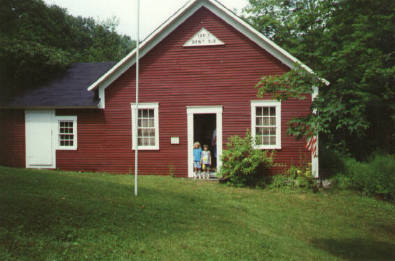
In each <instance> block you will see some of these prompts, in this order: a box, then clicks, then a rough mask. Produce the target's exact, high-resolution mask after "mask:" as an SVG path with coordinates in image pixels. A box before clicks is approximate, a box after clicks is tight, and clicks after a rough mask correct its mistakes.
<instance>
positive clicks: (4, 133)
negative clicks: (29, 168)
mask: <svg viewBox="0 0 395 261" xmlns="http://www.w3.org/2000/svg"><path fill="white" fill-rule="evenodd" d="M25 157H26V154H25V113H24V111H23V110H1V111H0V165H5V166H11V167H24V166H25Z"/></svg>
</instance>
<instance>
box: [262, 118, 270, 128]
mask: <svg viewBox="0 0 395 261" xmlns="http://www.w3.org/2000/svg"><path fill="white" fill-rule="evenodd" d="M262 125H263V126H268V125H269V117H264V118H263V124H262Z"/></svg>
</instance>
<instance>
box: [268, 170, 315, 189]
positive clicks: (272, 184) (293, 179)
mask: <svg viewBox="0 0 395 261" xmlns="http://www.w3.org/2000/svg"><path fill="white" fill-rule="evenodd" d="M268 188H271V189H282V190H293V189H298V188H302V189H308V190H310V189H312V190H313V191H316V190H317V189H318V186H317V182H316V180H315V179H314V178H313V176H312V175H311V165H310V164H309V165H307V166H303V167H298V166H291V167H290V168H289V169H288V170H287V171H286V172H285V173H284V174H282V175H275V176H272V177H271V178H270V179H269V180H268Z"/></svg>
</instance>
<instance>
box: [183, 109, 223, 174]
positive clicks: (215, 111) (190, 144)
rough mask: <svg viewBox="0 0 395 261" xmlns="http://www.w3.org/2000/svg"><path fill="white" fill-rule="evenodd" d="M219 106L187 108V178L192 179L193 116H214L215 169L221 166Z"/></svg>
mask: <svg viewBox="0 0 395 261" xmlns="http://www.w3.org/2000/svg"><path fill="white" fill-rule="evenodd" d="M222 108H223V107H222V106H221V105H215V106H187V129H188V130H187V131H188V133H187V135H188V142H187V143H188V177H189V178H191V177H193V143H194V140H193V136H194V131H193V130H194V126H193V125H194V120H193V116H194V115H195V114H215V115H216V128H217V169H218V170H220V168H221V166H222V160H221V156H222V146H223V140H222V139H223V137H222V136H223V134H222V132H223V130H222V111H223V109H222Z"/></svg>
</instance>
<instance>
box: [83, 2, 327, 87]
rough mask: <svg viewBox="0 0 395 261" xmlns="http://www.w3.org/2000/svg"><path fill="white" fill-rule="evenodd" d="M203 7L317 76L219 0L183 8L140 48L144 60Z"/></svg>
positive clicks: (121, 66) (121, 67)
mask: <svg viewBox="0 0 395 261" xmlns="http://www.w3.org/2000/svg"><path fill="white" fill-rule="evenodd" d="M202 6H204V7H206V8H207V9H209V10H210V11H211V12H213V13H214V14H216V15H217V16H218V17H220V18H221V19H223V20H224V21H226V22H227V23H228V24H230V25H231V26H233V27H234V28H235V29H236V30H238V31H239V32H241V33H242V34H244V35H245V36H246V37H247V38H249V39H250V40H252V41H253V42H255V43H256V44H258V46H260V47H261V48H263V49H264V50H266V51H267V52H269V53H270V54H271V55H273V56H274V57H276V58H277V59H278V60H280V61H281V62H282V63H284V64H285V65H287V66H288V67H289V68H293V67H294V66H295V64H297V63H298V64H299V65H300V66H301V67H302V68H304V69H305V70H306V71H308V72H310V73H314V72H313V70H312V69H311V68H309V67H308V66H307V65H305V64H303V63H302V62H300V61H299V60H298V59H297V58H295V57H294V56H292V55H291V54H290V53H288V52H287V51H285V50H284V49H282V48H281V47H279V46H278V45H276V44H275V43H274V42H273V41H271V40H270V39H268V38H267V37H265V36H263V35H262V34H261V33H260V32H258V31H257V30H256V29H254V28H253V27H252V26H251V25H249V24H248V23H246V22H245V21H243V20H242V19H241V18H239V17H238V16H237V15H235V14H234V13H233V12H231V11H230V10H229V9H227V8H226V7H224V6H223V5H222V4H220V3H219V2H217V1H215V0H191V1H189V2H188V3H187V4H185V5H184V6H183V7H182V8H180V9H179V10H178V11H177V12H176V13H175V14H174V15H173V16H171V17H170V18H169V19H168V20H167V21H166V22H164V23H163V24H162V25H161V26H159V27H158V28H157V29H156V30H155V31H154V32H153V33H152V34H150V35H149V36H148V37H147V38H146V39H145V40H144V41H143V42H142V43H141V45H140V55H141V58H142V57H144V55H145V54H147V53H148V52H149V51H150V50H151V49H152V48H154V47H155V46H156V45H157V44H159V43H160V42H161V41H162V40H163V39H164V38H165V37H167V36H168V35H169V34H170V33H171V32H173V31H174V30H175V29H176V28H177V27H178V26H179V25H180V24H182V23H183V22H184V21H185V20H186V19H188V18H189V17H190V16H191V15H193V14H194V13H195V12H196V11H197V10H198V9H199V8H201V7H202ZM135 54H136V49H134V50H133V51H132V52H130V53H129V54H128V55H127V56H125V57H124V58H123V59H122V60H121V61H119V62H118V63H117V64H116V65H114V66H113V67H112V68H111V69H110V70H109V71H108V72H107V73H105V74H104V75H102V76H101V77H100V78H99V79H98V80H97V81H95V82H94V83H93V84H91V86H89V87H88V91H91V90H93V89H95V88H97V87H99V86H100V87H104V88H107V87H108V86H109V85H110V84H111V83H112V82H113V81H115V79H117V78H118V77H119V76H121V75H122V74H123V73H124V72H125V71H126V70H128V69H129V68H130V67H131V66H133V65H134V63H135ZM321 80H322V81H323V82H324V83H326V84H329V82H328V81H327V80H325V79H321Z"/></svg>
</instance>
